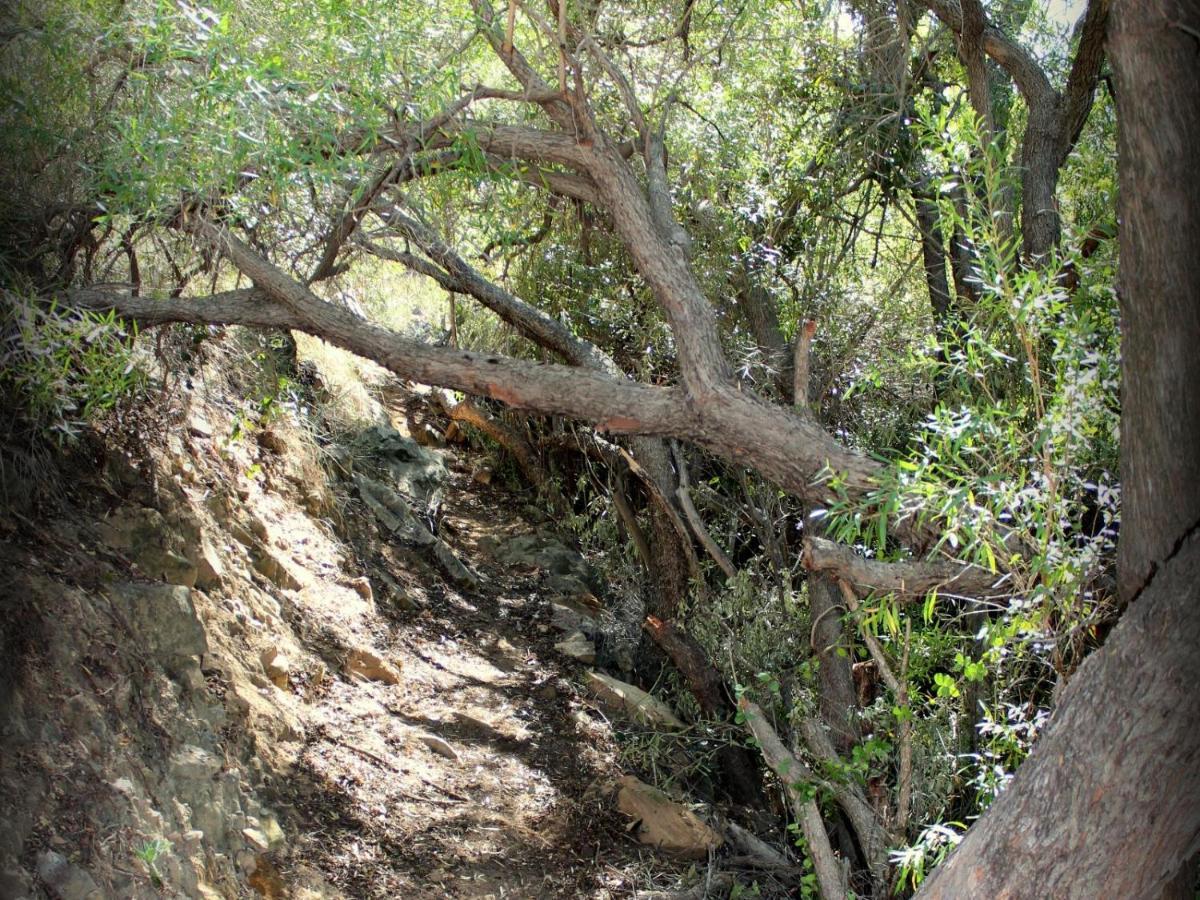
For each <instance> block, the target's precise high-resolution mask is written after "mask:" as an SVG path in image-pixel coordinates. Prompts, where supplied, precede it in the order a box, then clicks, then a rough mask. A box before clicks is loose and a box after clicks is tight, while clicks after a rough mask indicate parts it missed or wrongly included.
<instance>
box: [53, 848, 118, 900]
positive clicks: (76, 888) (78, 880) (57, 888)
mask: <svg viewBox="0 0 1200 900" xmlns="http://www.w3.org/2000/svg"><path fill="white" fill-rule="evenodd" d="M37 873H38V877H39V878H41V879H42V881H44V882H45V883H46V886H47V887H48V888H50V893H51V895H52V896H54V897H56V898H58V900H102V898H103V897H104V892H103V891H102V890H100V886H99V885H97V884H96V882H95V880H94V879H93V878H92V876H91V875H89V874H88V873H87V871H86V870H85V869H81V868H79V867H78V866H73V865H71V864H70V863H69V862H67V859H66V857H65V856H63V855H62V854H61V853H55V852H54V851H53V850H47V851H45V852H44V853H39V854H38V858H37Z"/></svg>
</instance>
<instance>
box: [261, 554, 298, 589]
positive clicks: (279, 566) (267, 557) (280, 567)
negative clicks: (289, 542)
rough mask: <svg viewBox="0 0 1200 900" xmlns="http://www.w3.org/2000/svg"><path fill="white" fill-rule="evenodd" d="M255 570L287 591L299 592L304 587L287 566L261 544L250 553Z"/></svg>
mask: <svg viewBox="0 0 1200 900" xmlns="http://www.w3.org/2000/svg"><path fill="white" fill-rule="evenodd" d="M250 555H251V557H252V558H253V561H254V570H255V571H256V572H258V573H259V574H260V575H262V576H263V577H264V578H266V579H267V580H268V581H271V582H272V583H274V584H276V585H278V586H279V587H281V588H283V589H284V590H287V591H298V590H300V588H301V587H302V585H301V584H300V582H299V581H297V580H296V577H295V576H294V575H292V573H291V572H289V571H288V568H287V566H286V565H285V564H284V563H283V562H282V561H281V560H280V559H279V557H277V556H276V555H275V554H274V553H273V552H272V551H271V550H268V549H267V548H266V547H264V546H262V545H261V544H259V545H258V546H256V547H255V548H254V549H253V550H251V551H250Z"/></svg>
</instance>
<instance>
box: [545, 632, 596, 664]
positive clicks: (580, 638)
mask: <svg viewBox="0 0 1200 900" xmlns="http://www.w3.org/2000/svg"><path fill="white" fill-rule="evenodd" d="M554 649H555V650H557V651H558V652H559V653H561V654H562V655H563V656H567V657H570V658H571V659H574V660H578V661H579V662H581V663H583V664H584V665H587V666H590V665H591V664H592V663H594V662H595V661H596V645H595V644H593V643H592V642H591V641H589V640H588V639H587V637H586V636H585V635H584V634H583V632H581V631H576V632H573V633H572V634H570V635H568V636H567V638H566V639H565V640H562V641H559V642H558V643H557V644H555V645H554Z"/></svg>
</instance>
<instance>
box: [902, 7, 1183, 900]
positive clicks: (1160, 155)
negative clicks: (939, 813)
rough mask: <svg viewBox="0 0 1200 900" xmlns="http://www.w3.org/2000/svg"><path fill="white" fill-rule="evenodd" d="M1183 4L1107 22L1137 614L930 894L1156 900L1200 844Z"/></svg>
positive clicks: (1129, 575)
mask: <svg viewBox="0 0 1200 900" xmlns="http://www.w3.org/2000/svg"><path fill="white" fill-rule="evenodd" d="M1185 6H1186V4H1183V3H1171V2H1161V3H1155V4H1134V3H1129V2H1120V0H1118V2H1117V3H1116V4H1115V9H1114V15H1113V23H1112V26H1111V31H1110V40H1111V49H1110V52H1111V55H1112V60H1113V68H1114V71H1115V75H1116V92H1117V108H1118V114H1119V116H1120V124H1121V130H1120V138H1121V144H1120V147H1121V159H1120V168H1121V221H1122V228H1121V287H1120V291H1121V309H1122V334H1123V343H1122V348H1123V359H1122V367H1123V373H1124V398H1123V399H1124V404H1123V412H1122V439H1121V458H1122V480H1123V482H1124V484H1125V491H1126V495H1125V507H1124V515H1123V519H1122V526H1121V527H1122V534H1121V544H1120V554H1121V557H1120V581H1121V587H1122V596H1123V598H1124V600H1125V601H1126V602H1127V603H1128V604H1129V605H1130V608H1129V610H1128V611H1127V612H1126V613H1125V615H1124V617H1123V618H1122V620H1121V622H1120V623H1119V624H1118V625H1117V627H1116V629H1115V630H1114V631H1113V633H1112V634H1111V635H1110V636H1109V638H1108V641H1107V643H1106V644H1105V646H1104V647H1103V648H1102V649H1101V650H1099V651H1097V652H1096V653H1095V654H1093V655H1092V656H1091V657H1089V658H1088V659H1087V660H1086V661H1085V662H1084V664H1083V666H1082V667H1081V669H1080V671H1079V673H1078V675H1077V678H1076V680H1075V681H1074V683H1073V684H1072V685H1071V687H1070V688H1068V691H1067V694H1066V695H1065V696H1064V697H1063V699H1062V704H1061V708H1060V710H1059V712H1058V713H1057V715H1056V716H1055V719H1054V722H1053V724H1052V726H1051V727H1050V728H1049V729H1048V730H1047V732H1046V733H1045V734H1044V735H1043V736H1042V738H1041V740H1040V741H1039V742H1038V744H1037V745H1036V747H1035V748H1034V751H1033V753H1032V754H1031V755H1030V757H1029V759H1028V760H1027V761H1026V763H1025V764H1024V765H1023V766H1022V767H1021V769H1020V770H1019V771H1018V773H1017V777H1016V778H1015V779H1014V780H1013V783H1012V784H1011V785H1010V786H1009V788H1008V790H1007V791H1006V792H1005V793H1004V794H1003V795H1002V796H1001V797H1000V799H999V800H997V802H996V804H995V805H994V806H993V807H992V808H991V809H990V810H989V811H988V813H987V814H986V815H984V817H983V818H982V819H980V821H979V822H978V823H977V824H976V825H975V827H974V828H972V829H971V831H970V832H969V833H968V835H967V837H966V838H965V840H964V841H963V843H962V844H961V845H960V846H959V848H958V850H957V851H956V852H955V853H954V854H953V856H952V857H951V858H950V860H949V861H948V862H947V863H946V864H945V865H944V866H942V867H941V868H939V869H938V870H936V871H935V873H934V875H933V876H932V877H931V878H930V880H929V881H928V882H927V883H926V885H925V888H924V889H923V890H922V892H921V894H920V896H923V897H964V896H988V897H1026V896H1028V897H1034V896H1097V897H1098V896H1114V897H1146V898H1151V897H1160V896H1162V895H1163V891H1164V890H1165V889H1166V888H1167V887H1168V885H1169V884H1170V882H1171V880H1172V879H1173V878H1174V877H1175V876H1176V874H1177V872H1178V871H1179V870H1180V868H1181V867H1183V866H1184V863H1185V862H1186V861H1187V860H1188V859H1190V858H1191V857H1192V855H1193V854H1195V853H1196V851H1197V849H1198V843H1200V768H1198V767H1197V762H1198V761H1200V727H1198V726H1200V702H1198V701H1197V695H1196V692H1195V690H1194V685H1195V683H1196V678H1197V677H1200V656H1198V655H1197V654H1196V652H1195V648H1196V641H1197V640H1198V639H1200V591H1198V588H1197V584H1198V582H1197V576H1198V575H1200V535H1198V533H1197V523H1200V494H1198V493H1197V492H1198V491H1200V470H1198V466H1200V418H1198V417H1197V415H1196V413H1197V412H1200V410H1197V404H1198V403H1200V400H1198V397H1197V392H1196V390H1195V385H1196V384H1197V381H1196V378H1197V377H1198V376H1200V361H1198V360H1197V357H1196V354H1195V353H1194V352H1193V350H1192V347H1194V345H1195V344H1194V342H1195V341H1196V340H1197V339H1200V305H1198V304H1197V295H1198V293H1200V262H1198V261H1197V259H1196V254H1195V252H1194V248H1195V247H1196V246H1197V241H1200V193H1198V191H1197V187H1196V181H1195V179H1194V178H1192V177H1191V173H1192V171H1193V170H1194V166H1195V163H1196V152H1195V149H1194V148H1195V147H1196V146H1197V141H1198V140H1200V83H1198V82H1197V81H1196V79H1195V78H1192V77H1190V75H1189V73H1191V72H1194V70H1195V55H1196V38H1195V35H1193V34H1190V33H1189V32H1188V31H1186V30H1184V29H1183V28H1182V27H1181V23H1182V22H1183V21H1184V14H1185V12H1186V9H1185ZM1168 147H1170V148H1176V151H1178V152H1175V151H1165V152H1164V148H1168ZM1183 148H1192V149H1190V150H1184V149H1183ZM1151 498H1153V499H1151ZM1134 861H1136V862H1134ZM1131 863H1133V864H1131ZM1189 875H1190V879H1192V880H1194V878H1195V873H1194V872H1191V871H1190V870H1189V871H1187V872H1185V877H1187V876H1189ZM1192 886H1193V885H1192V884H1187V883H1185V884H1184V885H1183V888H1184V890H1183V891H1181V892H1180V895H1183V896H1190V894H1191V888H1192Z"/></svg>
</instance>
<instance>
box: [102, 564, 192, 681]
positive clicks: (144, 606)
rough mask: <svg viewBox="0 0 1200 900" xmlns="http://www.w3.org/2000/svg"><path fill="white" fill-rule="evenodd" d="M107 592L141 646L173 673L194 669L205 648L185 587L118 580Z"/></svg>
mask: <svg viewBox="0 0 1200 900" xmlns="http://www.w3.org/2000/svg"><path fill="white" fill-rule="evenodd" d="M109 595H110V598H111V600H112V603H113V606H114V607H115V608H116V609H118V610H119V611H120V613H121V614H122V615H124V616H125V618H126V619H127V620H128V622H129V624H130V626H131V627H132V628H133V629H134V631H135V632H136V633H137V636H138V638H139V639H140V640H141V642H142V645H143V646H144V647H145V648H146V649H147V650H149V651H150V653H151V654H152V655H153V656H155V657H157V658H158V659H159V660H160V661H161V662H162V664H163V667H164V668H165V669H166V670H167V671H168V672H170V673H172V674H173V675H176V676H179V675H180V674H182V673H184V672H185V671H187V670H189V669H193V668H195V666H196V665H197V664H198V662H199V660H198V657H200V656H202V655H203V654H204V653H206V652H207V651H208V638H207V636H206V635H205V632H204V625H203V624H202V623H201V621H200V619H199V617H198V616H197V615H196V607H195V605H194V604H193V602H192V592H191V591H190V590H189V589H188V588H186V587H182V586H176V585H166V584H128V583H119V584H115V585H113V586H112V587H111V588H110V590H109Z"/></svg>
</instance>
